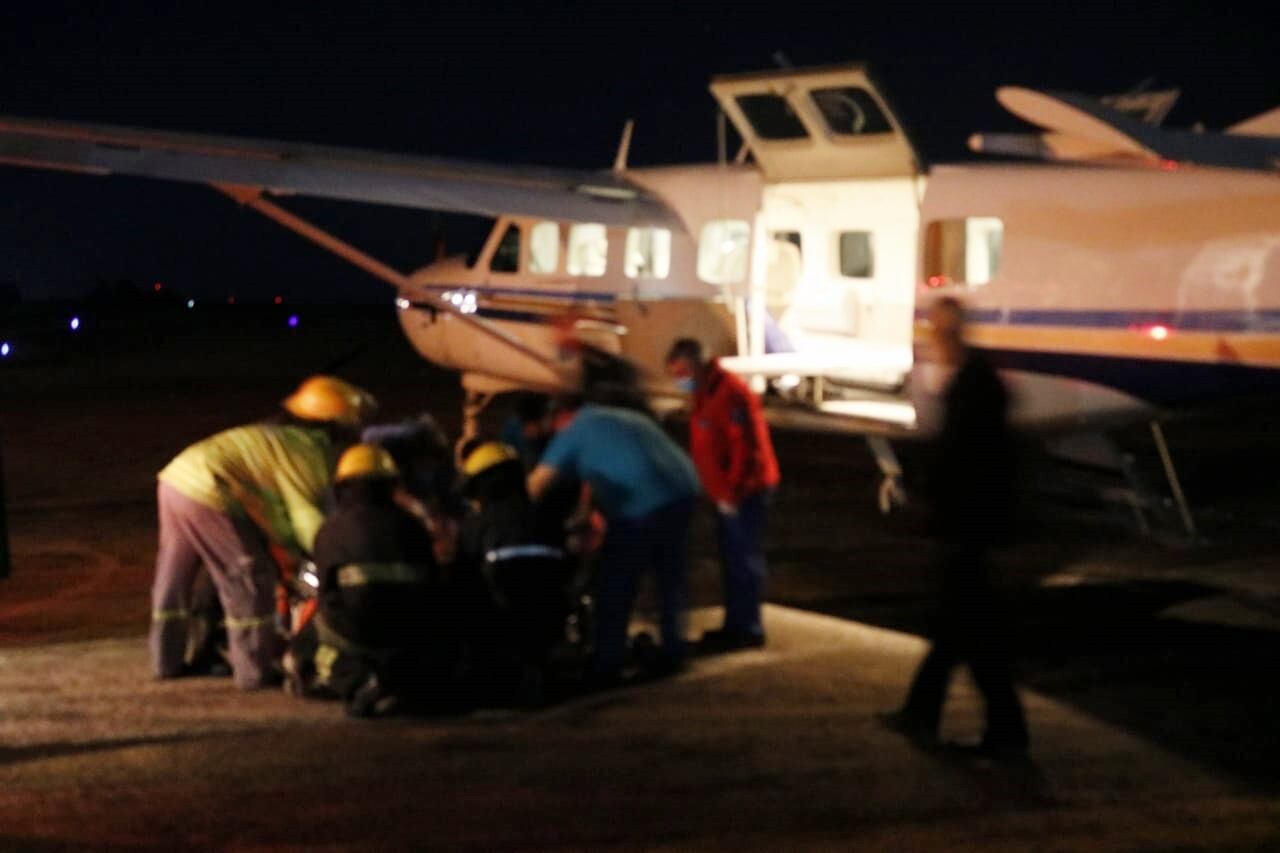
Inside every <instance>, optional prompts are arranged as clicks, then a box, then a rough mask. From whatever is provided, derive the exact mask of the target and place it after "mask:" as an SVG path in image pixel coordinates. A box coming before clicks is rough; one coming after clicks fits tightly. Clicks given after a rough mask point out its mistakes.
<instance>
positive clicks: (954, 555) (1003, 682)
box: [882, 298, 1029, 758]
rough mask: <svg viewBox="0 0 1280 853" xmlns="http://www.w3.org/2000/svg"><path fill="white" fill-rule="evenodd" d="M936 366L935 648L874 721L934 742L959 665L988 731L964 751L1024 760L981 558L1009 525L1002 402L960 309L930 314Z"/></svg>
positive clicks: (1021, 727)
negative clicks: (903, 697) (946, 377)
mask: <svg viewBox="0 0 1280 853" xmlns="http://www.w3.org/2000/svg"><path fill="white" fill-rule="evenodd" d="M929 319H930V322H931V324H932V327H933V340H934V346H935V351H936V354H937V358H938V360H939V361H940V362H941V363H942V364H943V365H945V366H947V367H949V368H952V369H953V370H954V374H953V376H952V378H951V380H950V383H949V384H948V385H947V388H946V390H945V392H944V395H943V419H942V430H941V433H940V434H939V436H938V439H937V445H936V449H935V451H936V454H937V455H936V460H935V464H934V470H933V472H932V477H931V486H932V492H933V512H934V528H935V532H936V535H937V537H938V540H939V542H938V545H939V548H940V565H939V569H940V573H941V578H940V583H941V589H940V595H939V599H938V609H937V613H936V617H935V618H936V621H935V624H934V626H933V635H932V641H933V645H932V647H931V648H930V650H929V653H928V655H927V656H926V657H925V659H924V662H923V663H921V665H920V668H919V670H918V671H917V672H916V676H915V679H914V681H913V683H912V685H911V690H910V692H909V693H908V695H907V701H906V703H905V704H904V705H903V707H902V708H901V709H900V710H898V711H895V712H892V713H889V714H885V715H883V716H882V720H883V721H884V722H885V724H886V725H888V726H889V727H890V728H892V729H894V730H896V731H899V732H901V733H903V734H906V735H908V736H910V737H913V738H919V739H922V740H929V741H932V740H934V739H936V738H937V734H938V725H939V722H940V720H941V716H942V706H943V702H944V701H945V699H946V694H947V688H948V686H949V684H950V682H951V675H952V673H953V671H954V670H955V668H956V666H958V665H960V664H967V665H968V666H969V670H970V672H972V674H973V679H974V681H975V682H976V683H977V685H978V689H979V690H980V691H981V692H982V697H983V700H984V702H985V705H986V731H985V733H984V735H983V737H982V740H981V741H980V742H978V743H977V744H973V745H967V746H965V747H964V748H965V749H967V750H971V751H974V752H976V753H978V754H981V755H985V756H988V757H992V758H1015V757H1019V756H1022V755H1025V753H1026V751H1027V747H1028V745H1029V738H1028V734H1027V724H1026V718H1025V716H1024V714H1023V710H1022V703H1021V702H1020V701H1019V699H1018V694H1017V693H1016V692H1015V690H1014V687H1013V660H1012V652H1011V650H1010V644H1011V642H1012V639H1011V637H1010V629H1009V625H1008V621H1007V616H1006V614H1005V611H1004V607H1003V606H1002V604H1001V601H1000V596H999V593H998V591H997V590H996V588H995V587H994V586H993V584H992V582H991V578H990V576H989V567H988V555H989V553H990V551H991V550H992V548H993V547H995V546H997V545H999V544H1001V543H1002V542H1004V541H1007V539H1008V538H1009V532H1010V530H1009V528H1010V525H1011V524H1012V511H1013V506H1012V504H1013V485H1014V449H1013V443H1012V436H1011V433H1010V428H1009V422H1008V408H1009V396H1008V392H1007V391H1006V390H1005V388H1004V386H1003V385H1002V384H1001V382H1000V379H999V377H998V376H997V375H996V373H995V371H994V370H993V369H992V368H991V366H990V365H989V364H988V363H987V361H986V359H985V358H984V357H983V356H982V354H981V353H979V352H978V351H976V350H973V349H971V348H970V347H968V346H967V345H966V343H965V338H964V330H965V315H964V307H963V306H962V305H961V303H960V302H959V301H958V300H956V299H951V298H943V299H940V300H938V301H937V302H936V303H934V305H933V307H932V309H931V310H930V313H929Z"/></svg>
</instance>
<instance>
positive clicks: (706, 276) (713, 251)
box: [698, 219, 751, 284]
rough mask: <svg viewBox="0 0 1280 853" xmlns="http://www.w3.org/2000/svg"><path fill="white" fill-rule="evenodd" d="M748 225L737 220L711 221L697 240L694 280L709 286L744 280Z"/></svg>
mask: <svg viewBox="0 0 1280 853" xmlns="http://www.w3.org/2000/svg"><path fill="white" fill-rule="evenodd" d="M750 243H751V226H750V225H748V224H747V223H746V222H744V221H742V220H741V219H713V220H711V221H710V222H708V223H707V224H706V225H704V226H702V235H701V237H700V238H699V240H698V278H700V279H702V280H703V281H706V282H710V283H711V284H736V283H738V282H740V281H742V280H744V279H745V278H746V277H747V249H748V247H749V245H750Z"/></svg>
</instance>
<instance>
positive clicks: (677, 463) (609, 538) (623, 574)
mask: <svg viewBox="0 0 1280 853" xmlns="http://www.w3.org/2000/svg"><path fill="white" fill-rule="evenodd" d="M561 476H567V477H572V478H574V479H578V480H581V481H582V482H584V483H586V484H587V485H589V486H590V487H591V494H592V500H593V501H594V502H595V503H596V504H597V505H598V506H599V508H600V510H601V512H602V513H603V514H604V517H605V524H606V530H605V535H604V544H603V548H602V552H601V567H600V571H599V574H598V577H597V578H596V596H595V602H596V613H595V619H596V624H595V644H594V647H593V652H592V654H593V658H592V680H593V681H594V682H595V683H597V684H598V685H601V686H607V685H609V684H612V683H616V682H617V681H619V680H620V678H621V676H622V668H623V664H624V662H625V658H626V651H627V629H628V626H629V623H630V620H631V608H632V606H633V604H634V603H635V597H636V591H637V584H638V583H639V579H640V575H641V574H643V573H644V572H646V571H652V572H653V573H654V575H655V576H656V579H657V585H658V594H659V597H660V599H661V601H660V607H661V623H662V650H661V656H660V657H659V658H658V663H657V664H656V669H657V670H658V671H674V670H676V669H678V668H679V667H680V665H681V664H682V663H683V661H684V654H685V639H684V625H683V612H684V607H685V595H686V593H685V586H686V582H687V574H688V571H687V570H688V554H687V551H688V539H689V519H690V516H691V514H692V512H693V505H694V500H695V499H696V498H697V496H698V493H699V487H698V473H697V471H696V470H694V467H693V464H692V463H691V462H690V461H689V457H688V456H686V455H685V453H684V451H683V450H681V449H680V447H679V445H677V444H676V443H675V442H674V441H672V440H671V439H670V438H669V437H668V436H667V434H666V433H665V432H663V431H662V429H661V428H660V427H659V426H658V425H657V423H656V422H655V421H654V420H653V419H652V418H651V417H648V416H647V415H644V414H641V413H640V412H636V411H633V410H630V409H623V408H617V407H614V406H600V405H590V404H589V405H584V406H582V408H580V409H578V411H577V413H576V414H574V416H573V419H572V420H571V421H570V422H569V424H568V425H567V426H566V427H564V428H563V429H562V430H561V431H560V432H558V433H557V434H556V437H555V438H553V439H552V440H551V444H550V445H549V446H548V447H547V450H546V453H544V454H543V456H542V461H541V462H539V463H538V466H537V467H536V468H534V469H533V471H532V473H530V474H529V481H528V484H529V495H530V497H532V498H533V499H534V500H535V501H536V500H540V499H541V498H542V497H543V495H545V494H546V493H547V492H548V490H549V489H551V487H552V486H553V484H554V483H555V482H556V480H557V478H559V477H561Z"/></svg>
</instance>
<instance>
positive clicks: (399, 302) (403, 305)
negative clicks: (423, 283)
mask: <svg viewBox="0 0 1280 853" xmlns="http://www.w3.org/2000/svg"><path fill="white" fill-rule="evenodd" d="M409 305H410V302H409V300H408V299H405V298H404V297H403V296H397V297H396V307H397V308H399V309H400V310H401V311H408V310H409Z"/></svg>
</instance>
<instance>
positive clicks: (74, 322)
mask: <svg viewBox="0 0 1280 853" xmlns="http://www.w3.org/2000/svg"><path fill="white" fill-rule="evenodd" d="M79 328H80V318H79V317H72V318H71V331H73V332H74V331H76V330H78V329H79Z"/></svg>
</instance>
